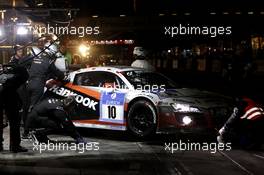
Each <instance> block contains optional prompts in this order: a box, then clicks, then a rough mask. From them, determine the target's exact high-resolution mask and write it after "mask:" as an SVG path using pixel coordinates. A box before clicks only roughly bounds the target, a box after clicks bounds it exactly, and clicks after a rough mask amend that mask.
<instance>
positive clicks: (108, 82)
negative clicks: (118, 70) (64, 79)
mask: <svg viewBox="0 0 264 175" xmlns="http://www.w3.org/2000/svg"><path fill="white" fill-rule="evenodd" d="M73 84H75V85H80V86H93V87H105V88H117V89H121V88H123V89H124V88H126V86H125V83H124V82H123V81H122V80H121V79H120V78H119V77H118V76H116V75H115V74H113V73H111V72H103V71H93V72H84V73H79V74H76V75H75V78H74V81H73Z"/></svg>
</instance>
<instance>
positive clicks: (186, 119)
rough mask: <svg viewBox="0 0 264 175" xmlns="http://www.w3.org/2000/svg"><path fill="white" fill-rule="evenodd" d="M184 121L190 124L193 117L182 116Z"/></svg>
mask: <svg viewBox="0 0 264 175" xmlns="http://www.w3.org/2000/svg"><path fill="white" fill-rule="evenodd" d="M182 123H183V124H185V125H189V124H190V123H192V118H191V117H189V116H184V117H183V118H182Z"/></svg>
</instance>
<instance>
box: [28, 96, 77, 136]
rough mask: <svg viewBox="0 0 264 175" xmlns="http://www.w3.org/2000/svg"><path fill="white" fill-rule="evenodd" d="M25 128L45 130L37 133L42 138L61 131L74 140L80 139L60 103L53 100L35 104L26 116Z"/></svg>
mask: <svg viewBox="0 0 264 175" xmlns="http://www.w3.org/2000/svg"><path fill="white" fill-rule="evenodd" d="M26 127H27V129H29V128H45V130H40V131H38V134H39V135H42V136H44V135H45V136H46V135H49V134H52V133H54V132H56V133H57V132H59V131H62V130H63V131H64V132H66V134H67V135H69V136H71V137H72V138H73V139H75V140H76V139H78V138H80V135H79V133H78V132H77V130H76V128H75V126H74V125H73V123H72V121H71V119H70V118H69V116H68V112H67V111H66V110H65V109H64V107H63V103H62V101H61V100H59V99H55V98H47V99H44V100H42V101H41V102H39V103H38V104H36V106H35V107H34V108H33V109H32V111H31V112H30V114H29V115H28V120H27V123H26Z"/></svg>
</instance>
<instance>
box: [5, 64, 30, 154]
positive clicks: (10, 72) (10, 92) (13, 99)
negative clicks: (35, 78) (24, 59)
mask: <svg viewBox="0 0 264 175" xmlns="http://www.w3.org/2000/svg"><path fill="white" fill-rule="evenodd" d="M27 79H28V72H27V70H26V69H25V68H24V67H21V66H19V65H15V64H12V63H9V65H7V66H5V67H4V69H2V70H1V73H0V151H2V150H3V110H5V114H6V116H7V118H8V121H9V127H10V145H9V146H10V147H9V148H10V151H12V152H15V153H16V152H26V151H27V149H25V148H23V147H21V146H20V141H21V140H20V117H19V95H18V93H17V89H18V88H19V87H20V86H21V85H22V84H24V83H25V82H26V81H27Z"/></svg>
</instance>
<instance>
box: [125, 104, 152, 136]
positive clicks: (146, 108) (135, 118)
mask: <svg viewBox="0 0 264 175" xmlns="http://www.w3.org/2000/svg"><path fill="white" fill-rule="evenodd" d="M127 127H128V132H129V133H131V134H132V135H134V136H136V137H137V138H146V137H150V136H153V135H154V134H155V133H156V128H157V114H156V111H155V108H154V106H153V105H152V103H151V102H149V101H147V100H139V101H136V102H135V103H133V104H132V105H131V107H130V108H129V111H128V118H127Z"/></svg>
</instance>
